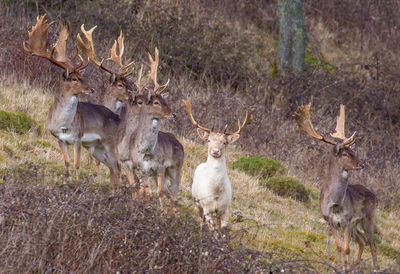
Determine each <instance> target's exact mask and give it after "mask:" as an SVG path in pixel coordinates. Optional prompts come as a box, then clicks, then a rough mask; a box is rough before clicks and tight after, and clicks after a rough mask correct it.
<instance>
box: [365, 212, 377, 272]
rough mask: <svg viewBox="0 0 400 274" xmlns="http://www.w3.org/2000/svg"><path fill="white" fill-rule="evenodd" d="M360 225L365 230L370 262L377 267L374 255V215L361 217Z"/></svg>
mask: <svg viewBox="0 0 400 274" xmlns="http://www.w3.org/2000/svg"><path fill="white" fill-rule="evenodd" d="M362 227H363V229H364V231H365V236H366V238H367V240H368V243H369V246H370V248H371V255H372V262H373V264H374V268H375V269H379V265H378V258H377V256H376V245H375V241H374V217H372V218H369V219H363V221H362Z"/></svg>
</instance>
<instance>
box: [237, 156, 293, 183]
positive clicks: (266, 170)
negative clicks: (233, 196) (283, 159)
mask: <svg viewBox="0 0 400 274" xmlns="http://www.w3.org/2000/svg"><path fill="white" fill-rule="evenodd" d="M231 167H232V168H233V169H237V170H240V171H243V172H245V173H246V174H248V175H250V176H258V177H260V178H268V177H271V176H274V175H276V174H283V173H284V172H285V170H286V168H285V167H284V166H283V165H282V164H281V163H280V162H279V161H277V160H274V159H269V158H265V157H254V156H253V157H246V156H240V157H239V158H238V159H236V161H235V162H233V163H232V165H231Z"/></svg>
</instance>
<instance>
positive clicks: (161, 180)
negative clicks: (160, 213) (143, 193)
mask: <svg viewBox="0 0 400 274" xmlns="http://www.w3.org/2000/svg"><path fill="white" fill-rule="evenodd" d="M164 184H165V168H160V169H159V170H158V172H157V193H158V199H159V201H160V207H161V209H164V203H163V196H164V192H165V189H164Z"/></svg>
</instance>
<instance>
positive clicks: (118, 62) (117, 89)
mask: <svg viewBox="0 0 400 274" xmlns="http://www.w3.org/2000/svg"><path fill="white" fill-rule="evenodd" d="M96 27H97V26H94V27H93V28H91V29H90V30H88V31H87V30H85V25H83V24H82V26H81V31H82V33H83V34H84V35H85V38H86V40H87V43H88V45H86V44H85V43H84V42H83V40H82V38H81V36H80V34H79V33H78V34H77V40H78V44H79V46H80V48H81V50H82V52H84V53H85V55H86V56H88V58H89V59H90V60H92V62H93V63H94V64H95V65H97V66H98V67H99V68H101V69H102V70H104V71H106V72H108V73H109V74H110V82H109V85H106V90H105V92H106V95H109V96H112V97H113V98H116V100H117V101H121V102H124V101H127V100H129V98H130V96H131V92H132V90H133V87H132V85H131V83H130V82H129V81H128V79H127V78H128V77H129V76H130V75H131V74H132V73H133V71H129V69H130V68H131V67H132V65H133V62H130V63H129V64H126V65H124V64H122V56H123V54H124V48H125V47H124V36H123V34H122V31H121V33H120V35H119V37H118V39H117V40H115V41H114V44H113V46H112V47H111V49H110V57H109V58H107V59H106V60H109V61H112V62H113V63H114V65H115V66H116V67H117V69H114V70H112V69H110V68H107V67H105V66H104V64H103V63H104V59H103V60H102V61H98V60H97V58H96V54H95V50H94V45H93V31H94V30H95V29H96ZM117 49H118V53H119V54H118V53H117ZM108 107H110V106H108ZM111 107H113V106H111Z"/></svg>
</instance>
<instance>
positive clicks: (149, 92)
mask: <svg viewBox="0 0 400 274" xmlns="http://www.w3.org/2000/svg"><path fill="white" fill-rule="evenodd" d="M148 57H149V61H150V73H149V74H148V77H149V78H150V79H152V80H153V84H154V87H153V88H152V89H150V88H148V87H145V86H143V85H142V83H141V80H142V73H143V65H142V66H141V68H140V70H139V72H138V75H137V80H136V81H135V90H134V92H133V95H132V100H131V104H133V105H135V106H137V107H138V108H139V109H140V110H141V111H142V113H143V114H145V115H150V116H151V117H153V119H161V118H175V117H176V115H175V113H173V112H172V111H171V109H170V108H169V106H168V104H167V102H166V101H165V98H166V96H165V95H166V88H167V86H168V83H169V80H168V81H167V83H166V84H164V85H162V86H160V85H159V84H158V83H157V67H158V61H159V58H158V50H157V48H156V49H155V60H153V58H152V57H151V55H150V54H148Z"/></svg>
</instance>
